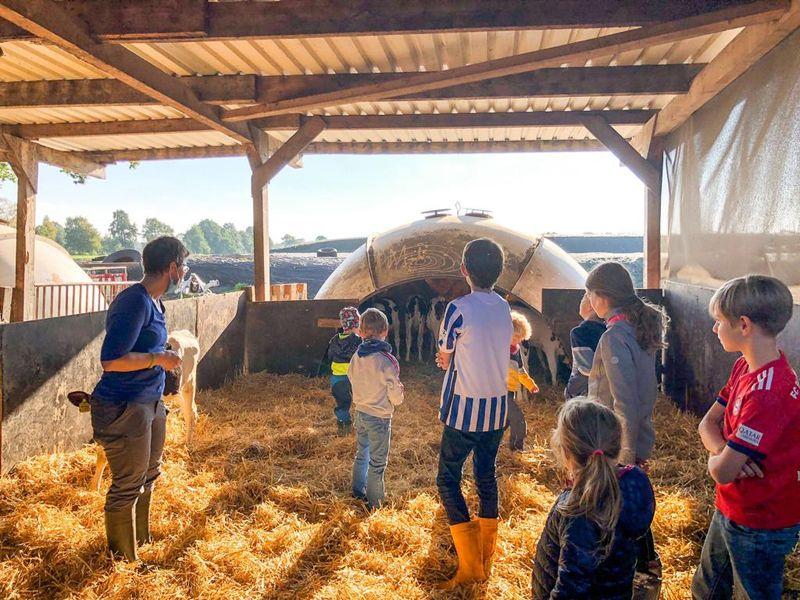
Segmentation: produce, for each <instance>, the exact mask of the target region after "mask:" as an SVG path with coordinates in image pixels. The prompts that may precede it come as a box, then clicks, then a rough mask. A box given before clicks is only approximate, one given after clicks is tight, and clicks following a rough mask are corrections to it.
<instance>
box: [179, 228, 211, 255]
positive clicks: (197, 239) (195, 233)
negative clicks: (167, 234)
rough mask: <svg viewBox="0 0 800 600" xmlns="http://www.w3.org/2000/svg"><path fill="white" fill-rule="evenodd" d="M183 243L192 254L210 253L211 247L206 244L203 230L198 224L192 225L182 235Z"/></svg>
mask: <svg viewBox="0 0 800 600" xmlns="http://www.w3.org/2000/svg"><path fill="white" fill-rule="evenodd" d="M182 239H183V243H184V244H185V245H186V248H187V249H188V250H189V252H191V253H192V254H211V247H210V246H209V245H208V241H207V240H206V237H205V235H204V234H203V230H202V229H200V226H199V225H192V226H191V227H190V228H189V229H188V230H187V231H186V233H184V234H183V236H182Z"/></svg>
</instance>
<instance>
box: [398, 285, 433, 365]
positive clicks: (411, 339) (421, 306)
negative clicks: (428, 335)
mask: <svg viewBox="0 0 800 600" xmlns="http://www.w3.org/2000/svg"><path fill="white" fill-rule="evenodd" d="M429 310H430V304H429V303H428V299H427V298H425V297H424V296H419V295H416V294H415V295H413V296H409V298H408V300H406V305H405V311H404V313H405V318H406V362H408V361H410V360H411V351H412V348H413V349H414V351H415V352H414V353H415V354H416V355H417V360H418V361H419V362H422V346H423V344H424V343H425V328H426V324H427V321H428V312H429ZM415 333H416V337H415V335H414V334H415ZM415 344H416V345H415Z"/></svg>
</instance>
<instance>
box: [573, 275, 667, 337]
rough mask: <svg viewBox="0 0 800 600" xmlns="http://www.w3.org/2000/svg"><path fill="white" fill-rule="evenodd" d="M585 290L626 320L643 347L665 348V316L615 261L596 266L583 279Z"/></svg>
mask: <svg viewBox="0 0 800 600" xmlns="http://www.w3.org/2000/svg"><path fill="white" fill-rule="evenodd" d="M586 289H587V290H589V291H590V292H594V293H595V294H598V295H599V296H602V297H603V298H605V299H606V300H608V301H609V302H610V303H611V306H612V308H615V309H618V310H620V311H621V312H622V314H623V315H624V316H625V317H626V318H627V319H628V321H629V322H630V323H631V325H633V327H634V329H635V330H636V341H637V342H639V346H641V348H642V349H643V350H651V351H653V350H658V349H659V348H665V347H666V343H665V341H664V334H665V333H666V328H667V324H668V323H669V317H668V316H667V315H666V313H665V312H664V310H663V309H662V308H661V307H659V306H655V305H653V304H650V303H649V302H647V301H646V300H644V299H642V298H640V297H639V296H638V295H637V294H636V289H635V288H634V287H633V280H632V279H631V275H630V273H628V270H627V269H626V268H625V267H624V266H622V265H621V264H620V263H618V262H607V263H603V264H601V265H597V266H596V267H595V268H594V269H592V271H591V273H589V276H588V277H587V278H586Z"/></svg>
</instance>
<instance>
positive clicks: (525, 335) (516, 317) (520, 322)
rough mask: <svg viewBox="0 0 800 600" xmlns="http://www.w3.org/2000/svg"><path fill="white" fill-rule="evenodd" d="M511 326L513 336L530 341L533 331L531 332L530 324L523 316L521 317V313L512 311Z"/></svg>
mask: <svg viewBox="0 0 800 600" xmlns="http://www.w3.org/2000/svg"><path fill="white" fill-rule="evenodd" d="M511 324H512V325H513V326H514V333H515V334H517V335H520V336H522V339H523V340H529V339H531V335H532V334H533V331H532V330H531V324H530V323H529V322H528V318H527V317H526V316H525V315H523V314H522V313H521V312H517V311H515V310H512V311H511Z"/></svg>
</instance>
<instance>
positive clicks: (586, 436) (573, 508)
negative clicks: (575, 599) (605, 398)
mask: <svg viewBox="0 0 800 600" xmlns="http://www.w3.org/2000/svg"><path fill="white" fill-rule="evenodd" d="M621 438H622V434H621V427H620V423H619V419H618V418H617V416H616V415H615V414H614V412H613V411H612V410H610V409H608V408H606V407H605V406H603V405H602V404H598V403H596V402H593V401H591V400H587V399H585V398H575V399H572V400H570V401H568V402H567V403H566V404H565V405H564V406H563V407H562V408H561V410H560V411H559V413H558V425H557V427H556V430H555V431H554V432H553V437H552V445H553V450H554V451H555V453H556V456H557V457H558V459H559V462H560V463H561V465H562V466H563V467H565V468H567V467H568V468H569V469H570V471H571V475H572V478H573V485H572V490H571V492H570V494H569V497H568V498H567V501H566V502H565V503H563V504H561V505H559V507H558V510H559V512H561V513H562V514H563V515H565V516H570V517H574V516H585V517H586V518H587V519H589V520H590V521H592V522H593V523H595V524H596V525H597V527H598V528H599V529H600V532H601V554H602V556H603V557H605V556H607V555H608V553H609V551H610V550H611V545H612V544H613V542H614V530H615V529H616V526H617V521H618V520H619V514H620V509H621V505H622V499H621V494H620V489H619V482H618V481H617V471H616V466H615V464H616V458H617V456H619V452H620V446H621Z"/></svg>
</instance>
